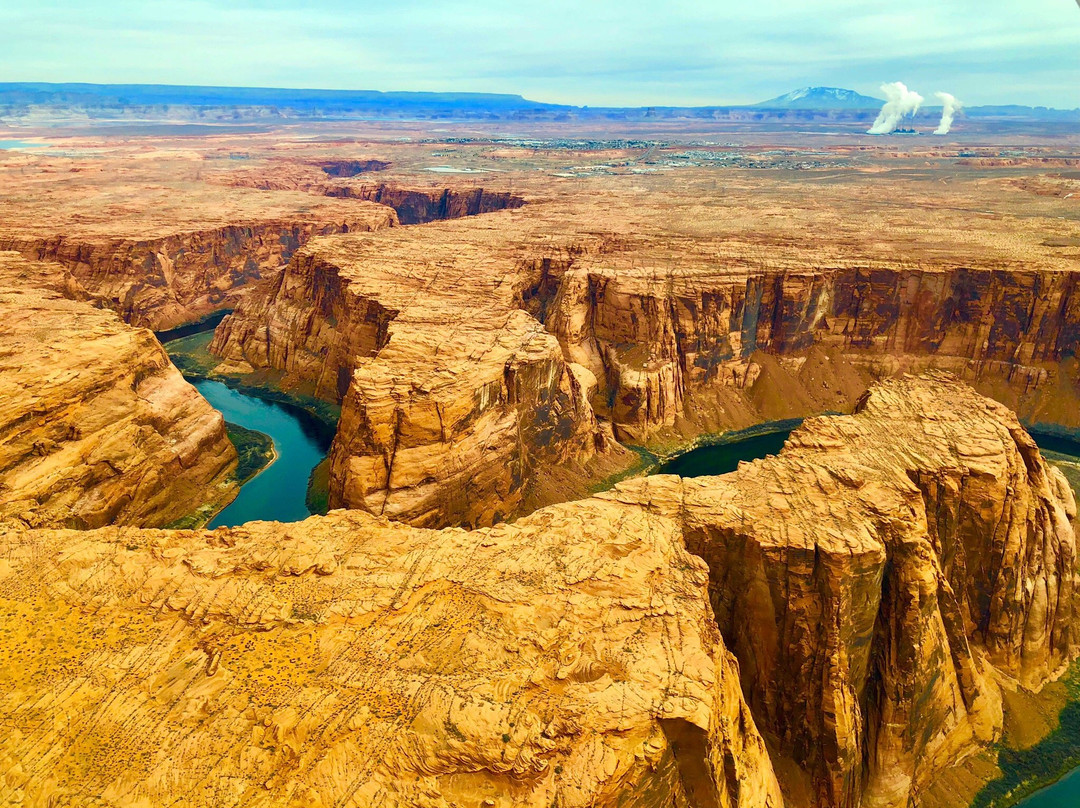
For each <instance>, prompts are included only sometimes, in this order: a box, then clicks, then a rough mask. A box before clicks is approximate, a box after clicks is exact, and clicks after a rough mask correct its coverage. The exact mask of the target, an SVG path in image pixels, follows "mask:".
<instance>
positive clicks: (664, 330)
mask: <svg viewBox="0 0 1080 808" xmlns="http://www.w3.org/2000/svg"><path fill="white" fill-rule="evenodd" d="M635 260H636V261H639V262H640V261H641V259H640V258H637V259H632V258H630V257H624V256H617V255H616V256H590V257H586V258H584V259H582V260H581V261H579V262H578V263H577V264H576V265H575V267H574V269H573V271H572V272H570V273H568V274H567V275H566V276H565V277H564V278H563V280H562V282H561V284H560V286H559V293H558V298H557V300H556V302H555V303H554V304H553V312H552V315H551V317H550V318H549V320H548V325H549V328H550V329H551V330H552V331H553V332H554V333H555V334H556V335H557V336H558V337H559V339H560V341H561V342H562V344H563V345H564V346H566V349H567V352H568V355H569V356H570V357H571V358H573V359H574V360H575V361H577V362H579V363H581V364H583V365H585V366H587V367H589V368H590V369H591V370H592V371H593V373H594V374H595V375H596V376H597V378H598V379H600V380H601V385H600V388H601V392H607V394H608V398H609V400H610V402H611V408H610V417H611V419H612V421H613V422H614V424H615V426H616V430H617V432H618V433H619V435H620V436H621V437H624V438H627V439H630V440H635V441H648V440H649V439H650V438H651V437H652V436H653V435H655V434H657V433H660V434H663V433H664V431H665V430H667V431H668V433H672V432H674V433H677V434H678V433H681V434H686V433H690V434H693V433H694V432H696V431H709V430H710V429H715V428H717V427H719V428H725V427H726V428H730V427H732V426H736V427H737V426H744V425H747V424H748V423H753V422H754V421H758V420H769V419H770V418H781V417H790V416H792V415H803V414H807V413H810V412H814V411H818V412H820V411H822V410H829V409H846V408H847V407H849V406H850V404H851V403H853V397H854V396H855V395H857V391H858V390H859V389H861V388H862V387H864V386H865V383H866V382H867V381H869V380H871V379H874V378H880V377H882V376H887V375H892V374H895V373H897V372H899V371H904V370H919V369H924V368H928V367H938V368H943V369H948V370H952V371H954V372H956V373H957V374H958V375H961V376H963V377H964V378H966V379H968V380H969V381H971V382H973V383H974V384H976V385H978V386H979V387H980V388H981V389H984V390H985V391H986V392H987V393H990V394H992V395H995V397H998V398H1003V399H1004V400H1005V401H1006V403H1008V404H1010V405H1011V406H1013V407H1015V408H1018V409H1019V410H1020V411H1021V413H1022V414H1023V415H1024V417H1025V418H1029V419H1031V420H1048V421H1051V422H1054V423H1062V422H1063V421H1068V414H1067V411H1068V410H1069V409H1070V407H1073V406H1074V405H1076V404H1080V399H1078V397H1077V395H1076V394H1075V391H1074V390H1072V387H1073V385H1071V384H1070V379H1069V370H1068V369H1063V368H1061V367H1060V363H1061V362H1062V361H1063V360H1067V359H1068V358H1069V357H1072V356H1073V355H1075V353H1076V351H1077V347H1078V343H1080V292H1078V291H1077V277H1078V276H1077V274H1076V273H1074V272H1060V271H1036V270H1008V271H1005V270H1001V271H996V270H992V269H964V268H957V269H894V268H880V269H869V268H859V267H849V268H837V269H821V270H812V271H808V270H774V271H760V270H759V271H747V270H738V269H734V268H729V267H716V268H708V267H706V266H697V265H694V264H692V265H691V267H689V268H688V267H686V266H685V265H684V266H679V267H677V268H668V269H661V268H658V267H656V266H649V265H647V264H645V265H644V266H641V265H638V266H635V265H634V263H633V261H635ZM1073 372H1075V371H1073ZM1060 376H1064V378H1059V377H1060ZM789 408H790V409H789ZM1072 421H1073V422H1074V423H1072V424H1071V425H1074V426H1080V422H1077V421H1076V416H1073V418H1072Z"/></svg>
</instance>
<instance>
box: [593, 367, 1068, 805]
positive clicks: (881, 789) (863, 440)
mask: <svg viewBox="0 0 1080 808" xmlns="http://www.w3.org/2000/svg"><path fill="white" fill-rule="evenodd" d="M606 496H607V497H609V498H611V499H615V500H617V501H620V502H624V503H629V502H641V503H642V504H644V505H646V506H647V507H649V508H650V510H652V511H653V512H656V513H662V514H670V515H673V516H674V515H676V514H682V518H683V529H684V537H685V539H686V542H687V546H688V547H689V549H690V550H691V552H693V553H695V554H697V555H699V556H700V557H702V558H703V559H705V561H706V562H707V563H708V565H709V570H710V583H709V586H710V593H711V597H712V603H713V608H714V611H715V615H716V618H717V621H718V623H719V625H720V628H721V631H722V633H723V635H724V639H725V642H726V644H727V645H728V647H729V648H730V649H731V650H732V651H733V652H734V654H735V655H736V657H737V658H738V660H739V665H740V671H741V675H742V684H743V689H744V693H745V695H746V699H747V701H748V703H749V704H750V708H751V710H752V712H753V714H754V717H755V720H756V722H757V724H758V726H759V727H760V728H761V731H762V733H763V734H764V736H765V738H766V740H767V742H768V743H769V746H770V750H771V751H772V752H773V754H774V759H775V760H790V761H795V762H796V764H797V766H798V768H799V769H800V770H801V775H800V778H802V779H800V778H795V780H794V781H793V782H789V783H787V785H788V789H789V791H790V792H791V793H794V794H804V795H806V797H807V799H808V802H809V804H810V805H814V806H820V807H821V808H825V807H826V806H830V807H831V808H835V806H843V807H844V808H849V807H850V808H854V806H907V805H910V804H911V802H910V801H911V800H912V799H913V798H917V796H918V795H919V794H920V792H922V791H923V790H924V789H925V787H926V786H927V784H928V783H930V782H931V781H932V779H933V777H934V776H935V774H936V773H937V772H939V771H940V770H941V769H942V768H943V767H946V766H948V765H951V764H952V763H955V762H956V761H958V760H960V759H962V758H963V757H964V756H966V755H967V754H969V753H970V752H971V751H973V750H974V749H975V748H977V747H979V746H980V745H983V744H986V743H988V742H990V741H992V740H994V739H997V738H1000V736H1001V732H1002V702H1001V694H1000V691H999V687H1000V686H1001V685H1000V684H999V678H1000V673H1004V674H1006V675H1007V676H1008V677H1009V678H1010V679H1013V680H1018V681H1019V682H1020V683H1021V684H1022V685H1023V686H1025V687H1031V688H1036V689H1037V688H1038V687H1039V686H1040V684H1041V683H1043V682H1045V681H1047V679H1048V678H1050V677H1053V676H1055V675H1056V674H1057V673H1058V672H1059V671H1060V670H1061V669H1062V667H1063V666H1064V665H1065V664H1066V663H1068V662H1069V661H1070V660H1071V659H1073V658H1074V657H1075V655H1076V653H1077V649H1078V641H1080V635H1078V633H1077V617H1078V615H1077V601H1076V597H1077V590H1076V586H1077V558H1076V539H1075V534H1074V531H1073V527H1072V524H1071V520H1073V519H1075V517H1076V505H1075V501H1074V498H1073V494H1072V491H1071V489H1070V488H1069V486H1068V484H1067V483H1066V481H1065V479H1064V477H1063V476H1062V475H1061V473H1060V472H1058V471H1057V469H1053V468H1052V467H1049V466H1047V465H1046V464H1045V463H1044V462H1043V461H1042V459H1041V457H1040V455H1039V450H1038V449H1037V448H1036V446H1035V444H1034V442H1033V441H1032V440H1031V438H1030V437H1029V436H1028V435H1027V434H1026V433H1025V432H1024V430H1023V429H1022V428H1021V426H1020V424H1019V422H1018V421H1017V420H1016V417H1015V415H1014V414H1013V413H1011V412H1010V411H1008V410H1007V409H1006V408H1005V407H1004V406H1001V405H999V404H996V403H994V402H991V401H989V400H987V399H984V398H982V397H980V396H978V395H976V394H975V393H974V391H972V390H971V389H970V388H968V387H966V386H965V385H962V384H959V383H957V382H956V381H955V379H954V378H953V377H944V376H935V377H931V378H923V379H912V378H911V377H905V378H903V379H899V380H892V381H889V382H885V383H883V384H881V385H879V386H877V387H875V388H873V389H872V390H871V391H870V392H869V393H868V394H866V396H865V397H863V398H862V399H861V400H860V402H859V404H858V406H857V410H856V415H854V416H851V417H836V418H816V419H812V420H809V421H807V422H806V423H805V424H804V425H803V426H802V427H801V428H800V429H798V430H796V431H795V432H794V433H793V434H792V436H791V438H790V439H789V440H788V442H787V445H786V446H785V447H784V450H783V452H782V453H781V454H780V455H779V456H777V457H775V458H767V459H765V460H763V461H757V462H754V463H751V464H745V465H744V466H742V467H740V469H739V471H737V472H734V473H732V474H729V475H726V476H724V477H719V478H706V479H701V478H699V479H695V480H679V479H677V478H655V477H653V478H645V479H642V480H635V481H631V482H628V483H623V484H620V485H619V486H618V487H617V490H616V491H614V492H611V493H610V494H608V495H606ZM779 770H783V771H790V769H789V768H787V767H780V769H779ZM799 802H801V801H796V802H795V804H799Z"/></svg>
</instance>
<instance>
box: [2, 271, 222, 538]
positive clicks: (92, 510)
mask: <svg viewBox="0 0 1080 808" xmlns="http://www.w3.org/2000/svg"><path fill="white" fill-rule="evenodd" d="M86 297H89V295H88V294H87V293H86V292H85V290H83V289H82V288H81V286H80V285H79V284H78V283H77V282H76V281H75V280H74V278H73V277H72V276H71V275H70V274H69V273H67V272H66V271H65V270H64V269H63V268H62V267H60V266H58V265H55V264H49V263H46V262H37V261H27V260H26V259H24V258H22V257H21V256H19V255H17V254H15V253H0V306H2V307H3V310H4V317H3V319H2V320H0V346H2V352H0V521H2V520H5V519H8V520H11V519H14V520H21V521H23V522H25V523H27V524H31V525H56V526H67V527H82V528H88V527H100V526H102V525H108V524H120V525H125V524H126V525H143V526H155V525H164V524H167V523H169V522H171V521H173V520H174V519H176V518H178V517H181V516H183V515H185V514H187V513H188V512H190V511H193V510H195V509H196V508H198V507H199V506H202V505H205V504H208V503H213V502H215V501H218V502H220V501H223V500H225V499H227V498H228V497H229V496H230V495H232V494H233V493H234V492H235V490H236V487H235V484H234V483H233V482H231V480H230V474H231V472H232V470H233V469H234V468H235V466H236V451H235V450H234V449H233V446H232V444H231V443H230V442H229V439H228V437H227V436H226V434H225V425H224V422H223V420H222V418H221V415H220V414H219V413H218V412H216V411H215V410H213V409H212V408H211V407H210V405H209V404H207V403H206V401H205V400H203V398H202V397H201V396H200V395H199V394H198V393H197V392H196V391H195V389H194V388H193V387H192V386H191V385H189V384H188V383H187V382H185V381H184V380H183V379H182V378H181V376H180V374H179V373H178V372H177V370H176V369H175V368H174V367H173V366H172V364H171V363H170V362H169V358H168V357H167V356H166V355H165V352H164V350H162V348H161V345H160V344H159V343H158V341H157V340H156V339H155V338H154V335H153V334H151V333H150V332H149V331H147V330H145V329H136V328H132V327H130V326H128V325H126V324H124V323H123V322H121V321H120V319H119V318H118V317H117V316H116V314H114V313H113V312H111V311H108V310H102V309H98V308H94V307H93V306H92V305H90V304H89V303H87V302H82V301H80V300H79V299H78V298H86ZM72 298H74V299H72Z"/></svg>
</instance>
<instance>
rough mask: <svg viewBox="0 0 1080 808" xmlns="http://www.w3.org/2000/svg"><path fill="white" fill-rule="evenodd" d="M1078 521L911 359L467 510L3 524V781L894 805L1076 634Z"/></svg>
mask: <svg viewBox="0 0 1080 808" xmlns="http://www.w3.org/2000/svg"><path fill="white" fill-rule="evenodd" d="M1075 515H1076V507H1075V501H1074V499H1073V495H1072V493H1071V491H1070V489H1069V487H1068V485H1067V484H1066V483H1065V481H1064V479H1063V478H1062V477H1061V475H1060V474H1059V473H1058V472H1057V471H1056V470H1053V469H1051V468H1050V467H1048V466H1047V465H1046V464H1045V463H1044V462H1043V460H1042V458H1041V456H1040V454H1039V450H1038V449H1037V448H1036V446H1035V444H1034V443H1033V442H1032V441H1031V439H1030V437H1029V436H1028V435H1027V434H1026V433H1025V432H1024V430H1023V429H1022V428H1021V427H1020V425H1019V424H1018V422H1017V421H1016V418H1015V416H1014V415H1013V414H1012V413H1011V412H1009V411H1008V410H1006V409H1005V408H1004V407H1002V406H1001V405H999V404H996V403H994V402H992V401H990V400H989V399H986V398H983V397H981V396H979V395H977V394H976V393H975V392H974V391H972V390H971V389H970V388H968V387H967V386H965V385H964V384H962V383H960V382H959V381H957V380H956V379H955V378H954V377H951V376H945V375H936V376H930V377H922V378H914V377H904V378H902V379H899V380H894V381H890V382H887V383H883V384H881V385H879V386H877V387H876V388H874V389H873V390H871V391H870V392H869V393H868V394H867V395H866V396H865V397H864V398H863V399H862V400H861V402H860V405H859V407H858V412H857V413H856V414H855V415H852V416H838V417H830V418H816V419H813V420H811V421H808V422H807V423H806V424H805V425H804V426H803V427H801V428H800V429H799V430H797V431H796V432H795V433H794V434H793V435H792V437H791V439H790V440H789V442H788V444H787V446H785V448H784V450H783V452H782V453H781V454H780V455H778V456H776V457H772V458H767V459H765V460H760V461H755V462H753V463H749V464H744V465H742V466H741V467H740V468H739V470H738V471H736V472H733V473H731V474H728V475H725V476H722V477H710V478H698V479H694V480H681V479H679V478H677V477H670V476H660V477H651V478H645V479H639V480H634V481H630V482H626V483H623V484H621V485H619V486H618V487H617V489H616V490H614V491H612V492H609V493H607V494H604V495H600V496H598V497H594V498H592V499H589V500H582V501H577V502H571V503H564V504H562V505H554V506H549V507H547V508H544V509H541V510H538V511H536V512H535V513H533V514H531V515H529V516H527V517H524V518H522V519H520V520H518V521H517V522H515V523H513V524H502V525H499V526H497V527H494V528H484V529H480V530H476V531H472V532H467V531H464V530H460V529H454V528H448V529H443V530H440V531H434V530H425V529H420V528H413V527H408V526H406V525H403V524H400V523H391V522H389V521H387V520H385V519H382V518H378V517H373V516H371V515H370V514H366V513H362V512H357V511H335V512H333V513H331V514H330V515H329V516H326V517H313V518H311V519H308V520H307V521H305V522H302V523H297V524H293V525H279V524H273V523H251V524H249V525H246V526H244V527H240V528H228V529H219V530H217V531H214V532H206V531H200V532H191V531H179V532H178V531H152V530H137V529H132V528H124V529H121V528H104V529H100V530H96V531H89V532H73V531H55V530H52V531H50V530H27V529H25V528H13V527H10V526H9V527H8V528H7V529H3V530H2V531H0V721H2V722H3V725H4V727H5V730H6V735H5V737H4V739H3V743H2V744H0V799H3V800H7V801H9V802H13V803H16V804H20V805H28V806H39V805H41V806H44V805H54V804H57V803H59V804H108V805H115V806H128V805H130V806H136V805H159V804H164V803H165V802H168V801H170V800H172V799H175V796H176V794H179V793H182V794H184V795H186V797H187V799H188V800H189V802H190V804H191V805H195V806H201V805H207V806H209V805H213V806H241V805H245V806H246V805H283V804H284V805H292V804H298V805H299V804H304V805H315V806H319V805H341V806H353V805H354V806H361V805H364V806H368V805H373V806H374V805H383V806H391V805H400V806H406V805H408V806H413V805H427V806H433V807H439V806H445V807H447V808H448V806H450V805H452V804H456V805H481V806H488V808H490V806H507V807H509V806H517V805H535V806H538V808H539V807H540V806H550V805H552V804H558V805H567V806H581V808H584V807H585V806H612V807H613V808H614V806H625V805H641V806H658V807H659V806H670V805H675V806H685V808H691V806H693V808H697V807H698V806H729V807H730V808H736V806H740V807H742V808H746V807H747V806H771V807H772V808H778V806H780V805H781V793H780V788H779V786H778V781H779V783H780V784H781V785H782V786H783V787H784V792H785V800H784V803H783V804H786V805H788V806H793V807H794V808H802V807H803V806H813V807H814V808H825V806H845V808H848V807H849V806H850V807H851V808H855V807H856V806H861V807H863V808H868V807H869V806H873V807H874V808H908V807H909V806H913V805H914V806H918V805H919V802H920V794H921V791H922V789H923V788H924V787H925V786H926V785H927V783H928V782H929V781H930V780H931V779H932V778H933V776H934V773H935V772H936V771H938V770H939V768H942V767H946V766H950V765H953V764H955V763H957V762H958V761H962V760H963V759H964V758H965V757H966V756H968V755H970V754H972V753H973V752H975V751H977V750H979V749H981V748H985V747H986V746H987V745H988V744H990V743H991V742H993V741H995V740H997V739H998V738H1000V736H1001V732H1002V721H1003V715H1002V710H1003V708H1002V703H1003V700H1002V697H1001V688H1002V687H1016V686H1017V685H1022V686H1024V687H1028V688H1035V689H1037V688H1038V687H1040V686H1041V685H1042V684H1043V683H1045V682H1046V681H1048V680H1049V679H1050V678H1052V677H1053V676H1054V675H1055V674H1056V673H1057V672H1058V671H1059V669H1060V668H1061V667H1062V666H1063V665H1064V664H1065V663H1067V662H1068V661H1070V660H1071V659H1073V658H1074V657H1075V656H1076V653H1077V646H1078V642H1077V640H1078V637H1077V614H1076V608H1077V604H1076V600H1077V592H1076V542H1075V535H1074V532H1073V529H1072V526H1071V524H1070V519H1071V518H1073V517H1075ZM726 649H730V653H729V651H728V650H726ZM732 654H733V655H734V657H733V656H732ZM736 660H737V661H736ZM757 728H760V730H761V734H760V735H759V734H758V729H757ZM775 773H779V777H777V775H776V774H775Z"/></svg>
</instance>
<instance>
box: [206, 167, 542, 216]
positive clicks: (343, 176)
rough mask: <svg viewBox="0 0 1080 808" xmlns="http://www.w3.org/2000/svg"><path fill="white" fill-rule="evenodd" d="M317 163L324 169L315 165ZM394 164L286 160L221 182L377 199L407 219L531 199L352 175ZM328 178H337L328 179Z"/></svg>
mask: <svg viewBox="0 0 1080 808" xmlns="http://www.w3.org/2000/svg"><path fill="white" fill-rule="evenodd" d="M316 167H317V168H321V169H322V171H321V172H319V171H317V170H315V169H316ZM389 167H390V164H389V163H386V162H383V161H380V160H333V161H327V162H324V163H322V164H319V165H318V166H314V165H312V164H308V163H298V162H295V161H288V160H285V161H280V162H277V163H276V164H272V165H271V167H269V168H258V169H253V170H249V171H237V172H230V173H229V174H226V175H224V176H222V177H220V178H219V181H220V182H222V183H224V184H227V185H229V186H232V187H236V188H258V189H260V190H268V191H284V190H287V191H304V192H306V193H310V194H318V195H320V196H327V197H332V198H336V199H359V200H364V201H368V202H376V203H378V204H381V205H387V206H388V207H391V208H393V209H394V211H395V212H396V213H397V216H398V219H399V221H400V222H401V224H423V223H425V222H435V221H443V220H446V219H460V218H462V217H465V216H476V215H478V214H481V213H493V212H495V211H499V210H514V209H516V208H520V207H521V206H522V205H524V204H525V198H524V197H522V196H519V195H517V194H514V193H512V192H511V191H508V190H500V189H496V188H485V187H483V186H473V187H461V186H455V187H442V188H439V187H432V186H429V185H420V184H417V183H416V180H415V178H412V179H410V180H408V181H405V182H381V183H375V184H372V183H368V182H362V181H359V180H355V179H352V178H355V177H358V176H359V175H361V174H365V173H368V172H371V171H383V170H385V169H387V168H389ZM328 177H331V178H335V180H334V181H328V179H327V178H328ZM350 180H351V181H350Z"/></svg>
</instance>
